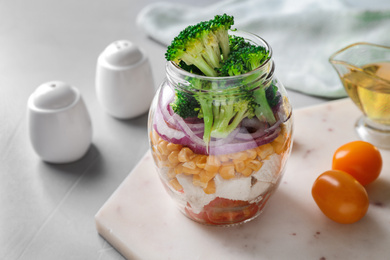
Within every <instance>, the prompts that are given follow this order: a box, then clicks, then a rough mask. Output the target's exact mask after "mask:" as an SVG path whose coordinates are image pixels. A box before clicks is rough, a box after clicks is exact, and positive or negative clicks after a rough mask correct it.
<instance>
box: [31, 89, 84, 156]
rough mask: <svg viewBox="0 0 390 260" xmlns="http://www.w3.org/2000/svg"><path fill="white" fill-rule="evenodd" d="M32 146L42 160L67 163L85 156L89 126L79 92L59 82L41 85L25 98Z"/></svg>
mask: <svg viewBox="0 0 390 260" xmlns="http://www.w3.org/2000/svg"><path fill="white" fill-rule="evenodd" d="M28 125H29V133H30V139H31V143H32V146H33V148H34V150H35V151H36V153H37V154H38V155H39V156H40V157H41V158H42V160H44V161H46V162H50V163H70V162H73V161H76V160H78V159H80V158H81V157H83V156H84V154H85V153H86V152H87V151H88V149H89V147H90V145H91V141H92V125H91V119H90V117H89V114H88V111H87V108H86V106H85V104H84V101H83V99H82V97H81V94H80V91H79V90H78V89H77V88H75V87H73V86H70V85H69V84H66V83H64V82H61V81H51V82H47V83H44V84H42V85H40V86H39V87H38V88H37V89H36V90H35V91H34V92H33V93H32V94H31V95H30V97H29V99H28Z"/></svg>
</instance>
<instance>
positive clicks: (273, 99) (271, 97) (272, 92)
mask: <svg viewBox="0 0 390 260" xmlns="http://www.w3.org/2000/svg"><path fill="white" fill-rule="evenodd" d="M265 96H266V98H267V100H268V104H269V105H270V107H274V106H276V105H277V104H278V103H279V100H280V94H278V87H277V86H276V85H275V84H274V82H272V83H271V85H270V86H269V87H268V88H267V89H266V90H265Z"/></svg>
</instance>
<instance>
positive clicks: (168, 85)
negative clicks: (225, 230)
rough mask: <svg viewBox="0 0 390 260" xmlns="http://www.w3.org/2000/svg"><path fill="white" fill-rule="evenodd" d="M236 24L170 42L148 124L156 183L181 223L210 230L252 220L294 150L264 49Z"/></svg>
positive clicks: (221, 18) (220, 21)
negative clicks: (177, 210) (166, 194)
mask: <svg viewBox="0 0 390 260" xmlns="http://www.w3.org/2000/svg"><path fill="white" fill-rule="evenodd" d="M233 24H234V19H233V17H232V16H228V15H226V14H224V15H217V16H215V17H214V19H212V20H210V21H206V22H200V23H199V24H196V25H192V26H188V27H187V28H185V29H184V30H183V31H182V32H181V33H180V34H179V35H178V36H177V37H176V38H175V39H174V40H173V41H172V44H171V45H170V46H169V47H168V49H167V52H166V58H167V60H168V63H167V80H166V81H165V82H164V83H163V84H162V86H161V87H160V89H159V91H158V92H157V95H156V97H155V99H154V101H153V105H152V109H151V111H150V118H149V137H150V144H151V149H152V155H153V158H154V161H155V163H156V166H157V169H158V172H159V176H160V178H161V180H162V183H163V184H164V185H165V187H166V189H167V191H168V192H169V194H170V195H171V196H172V197H173V198H174V200H175V201H176V202H177V203H178V205H179V208H180V210H181V211H182V212H183V213H184V214H185V215H186V216H187V217H189V218H190V219H192V220H195V221H197V222H199V223H204V224H209V225H232V224H237V223H242V222H245V221H249V220H251V219H253V218H255V217H256V216H257V215H259V214H260V212H261V211H262V209H263V207H264V205H265V204H266V202H267V200H268V199H269V197H270V196H271V194H272V193H273V191H274V190H275V188H276V187H277V185H278V183H279V182H280V179H281V176H282V174H283V169H284V166H285V164H286V160H287V158H288V156H289V153H290V149H291V133H292V119H291V107H290V105H289V102H288V99H287V97H286V95H285V92H284V88H283V86H282V85H281V84H280V83H279V82H278V81H277V80H276V79H275V78H274V77H273V71H274V65H273V61H272V59H271V56H272V53H271V49H270V48H269V47H268V45H267V44H266V43H265V42H264V41H263V40H262V39H261V38H258V37H256V36H253V35H250V34H248V35H249V39H248V38H246V37H245V35H246V34H245V33H244V34H237V33H234V31H232V30H231V26H232V25H233ZM257 40H258V42H257Z"/></svg>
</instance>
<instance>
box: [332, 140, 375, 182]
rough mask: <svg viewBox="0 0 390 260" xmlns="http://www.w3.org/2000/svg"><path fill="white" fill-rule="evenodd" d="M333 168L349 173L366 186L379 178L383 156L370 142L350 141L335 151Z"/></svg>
mask: <svg viewBox="0 0 390 260" xmlns="http://www.w3.org/2000/svg"><path fill="white" fill-rule="evenodd" d="M332 169H333V170H340V171H344V172H346V173H349V174H350V175H352V176H353V177H354V178H355V179H356V180H357V181H358V182H360V183H361V184H362V185H363V186H365V185H367V184H369V183H371V182H373V181H374V180H376V179H377V178H378V176H379V174H380V172H381V170H382V156H381V154H380V152H379V150H378V149H377V148H376V147H375V146H374V145H372V144H370V143H368V142H364V141H354V142H350V143H347V144H344V145H342V146H341V147H339V148H338V149H337V150H336V151H335V153H334V155H333V162H332Z"/></svg>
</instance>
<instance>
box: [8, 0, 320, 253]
mask: <svg viewBox="0 0 390 260" xmlns="http://www.w3.org/2000/svg"><path fill="white" fill-rule="evenodd" d="M151 2H156V1H152V0H143V1H141V0H95V1H80V0H78V1H76V0H67V1H53V0H51V1H50V0H28V1H26V0H24V1H22V0H2V1H0V259H122V257H121V256H120V254H119V253H117V251H116V250H115V249H113V248H112V247H111V246H110V245H109V244H107V242H106V241H105V240H104V239H102V238H101V237H100V236H99V235H98V233H97V231H96V228H95V223H94V215H95V214H96V212H97V211H98V210H99V208H100V207H101V206H102V205H103V204H104V202H105V201H106V200H107V199H108V198H109V196H110V195H111V194H112V193H113V192H114V191H115V189H116V188H117V187H118V186H119V184H120V183H121V182H122V181H123V180H124V179H125V177H126V176H127V175H128V174H129V172H130V171H131V169H132V168H133V167H134V166H135V164H136V163H137V162H138V161H139V159H140V158H141V157H142V156H143V155H144V153H145V152H146V151H147V149H148V140H147V131H146V124H147V114H144V115H142V116H140V117H138V118H135V119H132V120H117V119H114V118H112V117H110V116H109V115H107V114H106V113H105V111H103V109H102V108H101V107H100V106H99V104H98V103H97V100H96V95H95V86H94V77H95V66H96V60H97V57H98V55H99V54H100V52H102V51H103V49H104V48H105V47H106V46H107V45H108V44H110V43H111V42H113V41H116V40H120V39H128V40H130V41H133V42H134V43H135V44H137V45H139V46H142V48H144V49H145V50H146V52H147V53H148V55H149V58H150V61H151V64H152V69H153V77H154V80H155V85H156V88H157V86H158V85H159V83H160V82H161V81H162V80H163V78H164V75H165V72H164V63H165V61H164V53H165V47H164V46H162V45H159V44H157V43H156V42H154V41H152V40H150V39H149V38H147V37H146V36H145V34H144V33H143V32H142V31H140V29H139V28H137V26H136V23H135V20H136V16H137V13H138V12H139V11H140V10H141V9H142V8H143V7H144V6H146V5H147V4H149V3H151ZM171 2H177V3H187V4H189V3H192V2H193V3H192V4H193V5H196V6H202V5H207V4H211V3H213V2H217V1H215V0H214V1H211V0H197V1H189V0H186V1H183V0H175V1H171ZM51 80H61V81H65V82H67V83H70V84H72V85H74V86H75V87H77V88H78V89H80V91H81V93H82V96H83V98H84V101H85V103H86V105H87V108H88V111H89V113H90V115H91V119H92V124H93V132H94V133H93V145H92V147H91V149H90V150H89V152H88V153H87V155H86V156H85V157H84V158H82V159H81V160H79V161H77V162H75V163H71V164H64V165H55V164H47V163H44V162H42V161H41V160H40V158H39V157H38V156H37V155H36V154H35V152H34V151H33V149H32V147H31V144H30V140H29V136H28V129H27V121H26V106H27V99H28V97H29V95H30V94H31V93H32V92H33V91H34V90H35V89H36V88H37V87H38V86H39V85H40V84H42V83H44V82H47V81H51ZM288 93H289V96H290V99H291V101H292V104H293V107H294V108H295V109H296V108H300V107H306V106H310V105H314V104H318V103H322V102H326V101H327V100H324V99H320V98H314V97H309V96H305V95H302V94H299V93H295V92H292V91H288ZM156 217H157V216H156ZM146 243H147V242H146Z"/></svg>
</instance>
